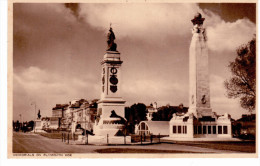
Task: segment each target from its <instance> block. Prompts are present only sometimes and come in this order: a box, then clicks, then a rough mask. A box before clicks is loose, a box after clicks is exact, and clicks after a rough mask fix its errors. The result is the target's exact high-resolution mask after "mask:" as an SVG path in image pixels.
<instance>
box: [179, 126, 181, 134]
mask: <svg viewBox="0 0 260 166" xmlns="http://www.w3.org/2000/svg"><path fill="white" fill-rule="evenodd" d="M180 133H181V126H178V134H180Z"/></svg>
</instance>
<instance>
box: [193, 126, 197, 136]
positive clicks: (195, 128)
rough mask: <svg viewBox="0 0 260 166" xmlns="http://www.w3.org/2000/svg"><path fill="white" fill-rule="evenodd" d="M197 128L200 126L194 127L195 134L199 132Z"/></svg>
mask: <svg viewBox="0 0 260 166" xmlns="http://www.w3.org/2000/svg"><path fill="white" fill-rule="evenodd" d="M197 128H198V126H194V129H193V132H194V134H198V131H197Z"/></svg>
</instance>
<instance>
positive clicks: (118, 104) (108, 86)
mask: <svg viewBox="0 0 260 166" xmlns="http://www.w3.org/2000/svg"><path fill="white" fill-rule="evenodd" d="M115 39H116V38H115V34H114V32H113V30H112V28H111V27H110V29H109V32H108V35H107V45H108V47H107V50H106V53H105V55H104V57H103V60H102V61H101V66H102V72H101V98H100V100H99V101H98V116H99V119H98V120H97V121H98V122H97V126H98V128H99V129H97V130H96V131H98V133H99V134H102V135H103V134H105V133H108V130H106V131H105V130H103V129H104V125H106V124H107V123H109V124H113V123H114V122H112V121H113V120H112V119H111V118H121V119H122V118H124V116H125V115H124V110H125V100H123V99H122V97H121V83H122V79H121V65H122V63H123V61H122V60H121V58H120V52H119V51H117V44H116V43H115V42H114V40H115ZM114 121H116V120H115V119H114ZM115 123H117V124H119V122H115ZM110 127H111V126H110ZM114 128H115V129H116V128H117V129H118V128H120V127H119V126H115V127H114ZM111 129H112V128H111ZM102 132H103V133H102ZM95 133H97V132H95ZM110 134H112V133H111V131H110Z"/></svg>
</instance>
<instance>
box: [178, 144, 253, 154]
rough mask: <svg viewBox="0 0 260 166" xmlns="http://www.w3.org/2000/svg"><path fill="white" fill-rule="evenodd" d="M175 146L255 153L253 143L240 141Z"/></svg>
mask: <svg viewBox="0 0 260 166" xmlns="http://www.w3.org/2000/svg"><path fill="white" fill-rule="evenodd" d="M177 144H183V145H189V146H197V147H202V148H211V149H218V150H230V151H238V152H245V153H255V152H256V144H255V142H253V141H241V142H181V143H177Z"/></svg>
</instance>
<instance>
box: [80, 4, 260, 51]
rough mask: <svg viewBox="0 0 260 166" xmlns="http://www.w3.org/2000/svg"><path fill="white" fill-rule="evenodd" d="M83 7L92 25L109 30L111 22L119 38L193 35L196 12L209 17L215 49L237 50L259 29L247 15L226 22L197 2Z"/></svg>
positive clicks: (207, 23) (82, 12)
mask: <svg viewBox="0 0 260 166" xmlns="http://www.w3.org/2000/svg"><path fill="white" fill-rule="evenodd" d="M80 8H81V10H80V15H81V17H83V18H85V21H86V22H88V23H89V24H90V25H91V26H93V27H95V28H99V29H102V30H106V31H107V29H108V28H109V24H110V23H112V27H113V29H114V31H115V33H116V35H117V34H118V35H117V37H118V38H124V37H129V38H136V39H139V40H145V41H146V42H147V43H149V42H153V43H154V42H157V43H156V44H160V43H163V41H164V40H165V39H166V38H173V39H174V38H176V36H187V35H191V28H192V24H191V22H190V20H191V19H192V18H193V16H194V14H195V13H196V12H200V13H202V15H203V17H205V18H206V21H205V27H206V28H207V36H208V46H209V49H211V50H213V51H223V50H232V51H234V50H235V49H236V48H237V47H238V46H240V45H241V44H244V43H247V42H248V41H249V40H250V39H251V38H252V37H253V34H255V33H256V25H255V24H254V23H252V22H251V21H249V19H247V18H244V19H239V20H237V21H235V22H225V21H224V20H223V19H221V17H220V16H219V15H217V14H215V13H213V12H212V11H209V10H203V11H202V10H201V9H200V8H199V7H198V5H197V4H138V3H137V4H81V5H80ZM176 39H178V38H176Z"/></svg>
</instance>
